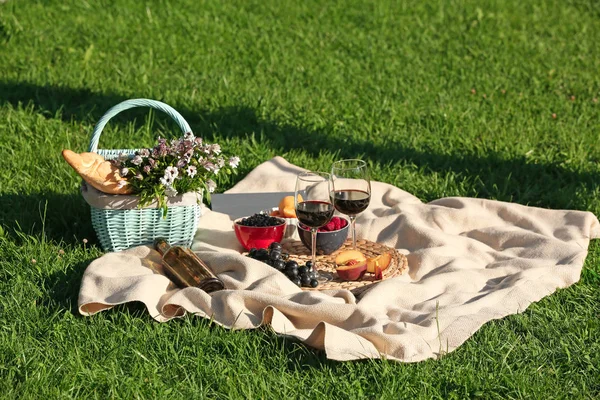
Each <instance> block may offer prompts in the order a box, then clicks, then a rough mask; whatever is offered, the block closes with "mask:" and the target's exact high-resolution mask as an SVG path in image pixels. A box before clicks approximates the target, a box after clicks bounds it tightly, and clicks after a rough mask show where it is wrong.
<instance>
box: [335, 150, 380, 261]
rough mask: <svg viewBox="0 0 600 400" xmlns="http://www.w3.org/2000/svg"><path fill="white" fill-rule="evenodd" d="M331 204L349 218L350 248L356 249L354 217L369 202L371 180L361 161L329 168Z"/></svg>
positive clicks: (364, 208) (343, 161) (345, 161)
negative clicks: (350, 231)
mask: <svg viewBox="0 0 600 400" xmlns="http://www.w3.org/2000/svg"><path fill="white" fill-rule="evenodd" d="M331 182H332V186H333V188H332V192H331V196H330V197H331V202H332V203H333V206H334V207H335V209H336V210H338V211H339V212H340V213H342V214H346V215H347V216H348V217H350V224H351V225H352V226H351V230H352V248H353V249H356V216H357V215H358V214H360V213H361V212H363V211H365V210H366V209H367V207H368V206H369V202H370V201H371V179H370V177H369V170H368V168H367V163H366V162H364V161H363V160H356V159H352V160H341V161H336V162H334V163H333V165H332V167H331Z"/></svg>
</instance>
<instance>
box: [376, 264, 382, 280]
mask: <svg viewBox="0 0 600 400" xmlns="http://www.w3.org/2000/svg"><path fill="white" fill-rule="evenodd" d="M375 279H378V280H380V279H383V270H382V269H381V267H380V266H379V264H377V265H375Z"/></svg>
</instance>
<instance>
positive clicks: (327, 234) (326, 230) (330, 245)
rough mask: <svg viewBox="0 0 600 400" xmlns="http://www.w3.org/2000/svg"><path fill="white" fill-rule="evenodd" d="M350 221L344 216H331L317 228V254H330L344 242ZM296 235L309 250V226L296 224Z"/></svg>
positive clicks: (310, 240) (310, 243) (310, 241)
mask: <svg viewBox="0 0 600 400" xmlns="http://www.w3.org/2000/svg"><path fill="white" fill-rule="evenodd" d="M349 225H350V223H349V222H348V220H347V219H346V218H342V217H333V218H331V220H330V221H329V222H328V223H327V225H324V226H322V227H320V228H319V229H318V230H317V254H331V253H333V252H334V251H336V250H337V249H339V248H340V247H342V245H343V244H344V242H345V241H346V239H347V238H348V226H349ZM298 235H299V236H300V241H302V244H303V245H304V246H305V247H306V248H307V249H309V250H311V246H312V237H311V233H310V228H309V227H308V226H306V225H304V224H298Z"/></svg>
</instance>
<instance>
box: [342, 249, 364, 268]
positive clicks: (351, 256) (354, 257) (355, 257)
mask: <svg viewBox="0 0 600 400" xmlns="http://www.w3.org/2000/svg"><path fill="white" fill-rule="evenodd" d="M363 261H367V257H365V255H364V254H363V253H361V252H360V251H358V250H344V251H342V252H341V253H340V254H338V255H337V257H336V258H335V264H336V265H338V266H343V265H348V264H349V263H350V262H352V263H354V264H356V263H359V262H363Z"/></svg>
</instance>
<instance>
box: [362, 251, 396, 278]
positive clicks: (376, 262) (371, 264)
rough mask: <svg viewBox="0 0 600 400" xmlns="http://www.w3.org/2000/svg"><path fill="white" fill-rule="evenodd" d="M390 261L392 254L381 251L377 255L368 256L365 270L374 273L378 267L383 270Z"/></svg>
mask: <svg viewBox="0 0 600 400" xmlns="http://www.w3.org/2000/svg"><path fill="white" fill-rule="evenodd" d="M391 263H392V254H391V253H383V254H380V255H378V256H377V257H373V258H368V259H367V272H370V273H372V274H374V273H376V268H377V267H379V269H381V271H382V272H383V271H385V270H386V269H387V267H389V266H390V264H391Z"/></svg>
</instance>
